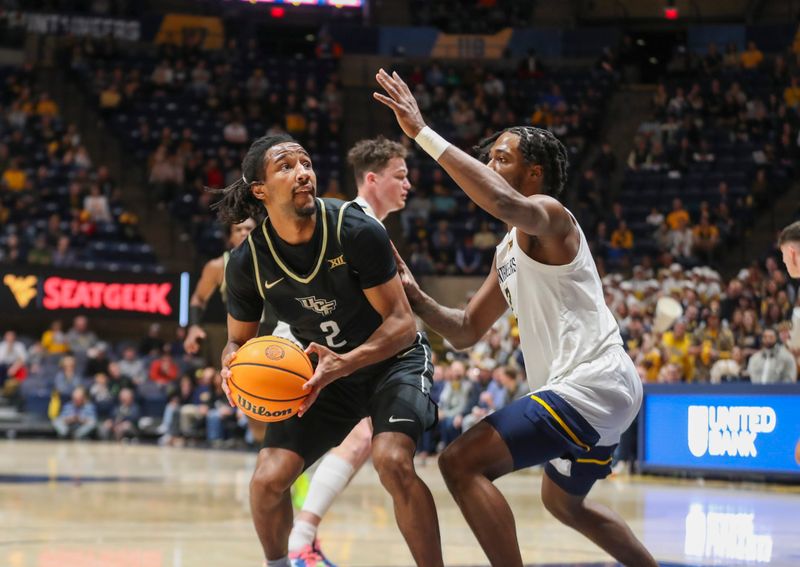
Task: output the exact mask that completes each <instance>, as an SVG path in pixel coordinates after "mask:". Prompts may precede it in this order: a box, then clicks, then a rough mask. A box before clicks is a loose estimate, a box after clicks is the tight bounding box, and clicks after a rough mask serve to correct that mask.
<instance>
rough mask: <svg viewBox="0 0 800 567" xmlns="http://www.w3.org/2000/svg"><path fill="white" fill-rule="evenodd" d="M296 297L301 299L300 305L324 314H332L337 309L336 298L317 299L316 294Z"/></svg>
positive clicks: (298, 299)
mask: <svg viewBox="0 0 800 567" xmlns="http://www.w3.org/2000/svg"><path fill="white" fill-rule="evenodd" d="M295 299H296V300H297V301H299V302H300V305H302V306H303V307H305V308H306V309H309V310H311V311H314V312H315V313H319V314H320V315H323V316H327V315H330V314H331V313H333V312H334V310H335V309H336V300H335V299H331V300H327V299H317V297H316V296H315V295H310V296H308V297H295Z"/></svg>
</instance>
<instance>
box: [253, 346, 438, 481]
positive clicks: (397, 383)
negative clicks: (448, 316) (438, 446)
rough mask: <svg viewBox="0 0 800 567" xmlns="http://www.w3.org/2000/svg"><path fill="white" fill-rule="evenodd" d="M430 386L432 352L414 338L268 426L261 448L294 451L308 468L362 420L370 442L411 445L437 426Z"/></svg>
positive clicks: (431, 381)
mask: <svg viewBox="0 0 800 567" xmlns="http://www.w3.org/2000/svg"><path fill="white" fill-rule="evenodd" d="M432 383H433V362H432V361H431V347H430V344H429V343H428V339H427V338H426V337H425V335H424V334H423V333H417V337H416V339H415V340H414V343H413V344H412V345H410V346H409V347H408V348H407V349H404V350H402V351H400V353H398V354H397V355H396V356H393V357H392V358H390V359H389V360H386V361H384V362H381V363H378V364H376V365H373V366H370V367H368V368H366V369H363V370H360V371H358V372H356V373H355V374H353V375H351V376H347V377H344V378H340V379H339V380H336V381H335V382H333V383H331V384H329V385H328V386H326V387H325V388H323V390H322V391H321V392H320V394H319V397H318V398H317V401H316V402H314V404H313V405H312V406H311V408H309V410H308V412H306V414H305V415H304V416H303V417H297V416H293V417H291V418H289V419H287V420H285V421H279V422H277V423H270V424H269V427H268V428H267V433H266V435H265V437H264V443H263V445H262V448H267V447H269V448H280V449H288V450H290V451H293V452H295V453H297V454H298V455H300V456H301V457H303V460H304V461H305V468H308V467H310V466H311V465H312V464H314V463H315V462H316V461H317V460H318V459H319V458H320V457H321V456H322V455H324V454H325V453H327V452H328V450H330V449H331V448H333V447H336V446H337V445H339V444H340V443H341V442H342V441H343V440H344V438H345V437H347V434H348V433H350V430H351V429H353V427H355V426H356V424H357V423H358V422H359V421H361V419H363V418H364V417H371V418H372V426H373V436H375V435H378V434H380V433H384V432H400V433H405V434H406V435H408V436H409V437H411V438H412V439H413V440H414V441H415V442H416V441H418V440H419V437H420V436H421V435H422V432H423V431H425V430H426V429H429V428H431V427H433V426H434V425H435V423H436V419H437V413H438V410H437V407H436V404H435V403H434V402H433V400H431V398H430V389H431V385H432Z"/></svg>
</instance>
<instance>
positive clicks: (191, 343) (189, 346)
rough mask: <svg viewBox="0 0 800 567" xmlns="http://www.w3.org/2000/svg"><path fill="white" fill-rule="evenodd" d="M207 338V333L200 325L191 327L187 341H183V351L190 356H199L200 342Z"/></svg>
mask: <svg viewBox="0 0 800 567" xmlns="http://www.w3.org/2000/svg"><path fill="white" fill-rule="evenodd" d="M205 338H206V332H205V331H204V330H203V328H202V327H200V326H199V325H192V326H191V327H189V332H188V333H186V339H185V340H184V341H183V350H185V351H186V352H187V353H189V354H197V351H199V350H200V341H201V340H203V339H205Z"/></svg>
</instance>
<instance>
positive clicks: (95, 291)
mask: <svg viewBox="0 0 800 567" xmlns="http://www.w3.org/2000/svg"><path fill="white" fill-rule="evenodd" d="M2 284H3V285H2V286H0V309H3V311H4V312H5V313H14V312H16V313H30V314H31V315H34V314H37V313H39V314H43V313H46V312H64V311H67V312H78V311H80V312H86V311H89V312H96V313H97V314H99V315H101V316H105V315H110V316H124V317H148V318H150V317H156V318H161V319H175V320H178V321H180V320H181V319H184V318H185V317H186V314H188V299H189V275H188V274H186V273H184V274H173V275H169V274H163V275H162V274H147V275H145V274H120V273H95V272H77V271H57V270H36V269H34V270H32V269H29V268H20V269H13V270H8V271H6V272H5V273H4V274H3V276H2Z"/></svg>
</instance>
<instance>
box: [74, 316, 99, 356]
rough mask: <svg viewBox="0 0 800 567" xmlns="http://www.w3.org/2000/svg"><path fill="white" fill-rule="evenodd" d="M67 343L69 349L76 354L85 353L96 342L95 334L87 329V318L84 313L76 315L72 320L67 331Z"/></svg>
mask: <svg viewBox="0 0 800 567" xmlns="http://www.w3.org/2000/svg"><path fill="white" fill-rule="evenodd" d="M67 344H68V345H69V350H70V351H71V352H73V353H74V354H77V355H84V354H86V351H88V350H89V349H90V348H92V347H93V346H94V345H96V344H97V335H95V334H94V332H92V331H90V330H89V319H88V318H87V317H86V316H85V315H78V316H77V317H75V319H73V320H72V327H71V328H70V330H69V331H67Z"/></svg>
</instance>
